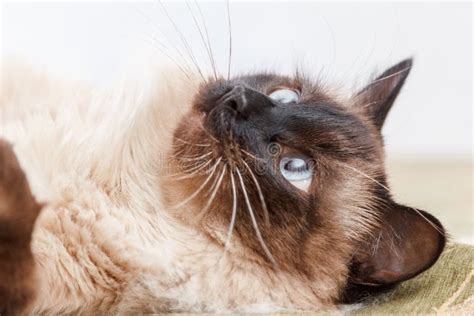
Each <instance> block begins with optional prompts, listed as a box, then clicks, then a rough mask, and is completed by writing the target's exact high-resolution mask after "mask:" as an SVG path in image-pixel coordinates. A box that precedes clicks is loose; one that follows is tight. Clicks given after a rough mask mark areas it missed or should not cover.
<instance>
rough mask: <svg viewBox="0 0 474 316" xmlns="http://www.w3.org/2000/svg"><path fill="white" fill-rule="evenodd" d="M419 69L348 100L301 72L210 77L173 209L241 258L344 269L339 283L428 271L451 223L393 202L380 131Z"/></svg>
mask: <svg viewBox="0 0 474 316" xmlns="http://www.w3.org/2000/svg"><path fill="white" fill-rule="evenodd" d="M410 66H411V62H410V61H405V62H402V63H400V64H398V65H396V66H395V67H393V68H391V69H389V70H387V72H385V73H384V74H382V76H380V77H379V78H377V79H376V80H375V81H374V82H372V83H371V84H369V85H368V86H367V87H366V88H365V89H363V90H362V91H360V92H359V93H357V94H356V95H355V96H354V97H353V98H351V99H350V100H345V101H343V100H337V99H336V98H334V97H333V96H332V95H330V94H329V93H327V92H326V89H325V88H324V87H322V86H320V85H319V84H318V83H317V82H312V81H310V80H308V79H305V78H303V77H299V76H295V77H293V78H290V77H283V76H278V75H274V74H257V75H247V76H240V77H236V78H232V79H230V80H224V79H221V80H214V81H211V82H208V83H206V84H204V85H203V86H202V87H201V89H200V91H199V92H198V94H197V95H196V97H195V100H194V104H193V108H192V110H191V111H190V113H188V114H187V115H186V116H185V117H184V118H183V120H182V121H181V123H180V125H179V127H178V128H177V129H176V131H175V134H174V136H175V137H174V150H173V153H172V155H171V161H172V163H173V165H174V168H173V170H174V173H175V175H174V176H173V177H170V178H167V180H166V181H165V184H164V187H165V188H166V191H167V192H168V193H169V194H168V203H169V207H170V209H171V210H174V212H173V214H175V215H176V216H177V217H178V218H180V219H181V220H182V221H184V222H185V223H187V224H188V225H191V226H193V227H195V228H196V229H197V230H199V231H201V232H204V233H205V234H206V235H207V236H208V237H209V238H210V240H212V241H214V242H215V243H217V244H218V245H220V246H222V247H225V248H226V249H227V251H228V253H229V255H230V256H235V258H239V260H242V259H244V260H245V259H248V260H250V261H254V262H256V263H257V264H259V265H264V266H265V265H266V266H268V268H269V269H280V270H285V271H288V272H289V273H297V274H303V275H306V276H307V277H308V279H309V280H316V281H317V279H318V278H323V275H324V277H329V278H330V275H331V274H333V275H334V276H333V277H334V279H336V280H337V282H336V284H338V285H337V286H338V287H340V289H339V290H342V288H343V287H344V286H345V285H346V283H348V282H350V283H356V284H373V285H380V284H390V283H394V282H397V281H400V280H404V279H406V278H409V277H411V276H413V275H415V274H417V273H419V272H421V271H423V270H424V269H426V268H428V267H429V266H431V264H432V263H434V261H435V260H436V259H437V257H438V256H439V254H440V252H441V250H442V248H443V246H444V237H443V233H442V227H441V225H440V224H439V222H438V221H437V220H436V219H434V218H433V217H432V216H430V215H428V214H427V213H424V212H423V213H420V212H419V211H417V210H414V209H411V208H408V207H404V206H401V205H398V204H396V203H395V202H393V201H392V199H391V196H390V192H389V189H388V187H387V181H386V176H385V171H384V157H383V142H382V137H381V134H380V129H381V126H382V124H383V121H384V119H385V117H386V114H387V112H388V110H389V109H390V107H391V105H392V103H393V101H394V99H395V97H396V95H397V94H398V92H399V90H400V88H401V86H402V85H403V82H404V80H405V78H406V76H407V75H408V72H409V68H410ZM176 172H177V173H176ZM424 217H425V218H424ZM348 275H349V278H348V277H347V276H348Z"/></svg>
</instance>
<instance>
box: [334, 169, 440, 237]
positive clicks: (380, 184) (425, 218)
mask: <svg viewBox="0 0 474 316" xmlns="http://www.w3.org/2000/svg"><path fill="white" fill-rule="evenodd" d="M341 165H342V166H344V167H346V168H349V169H351V170H353V171H354V172H357V173H358V174H360V175H361V176H364V177H366V178H367V179H369V180H371V181H373V182H374V183H375V184H377V185H379V186H380V187H382V188H384V189H385V190H387V192H389V193H392V191H391V190H390V189H389V188H388V187H387V186H386V185H383V184H382V183H380V181H377V180H376V179H374V178H372V177H371V176H369V175H368V174H365V173H364V172H362V171H360V170H358V169H356V168H354V167H352V166H349V165H347V164H341ZM409 208H410V209H412V210H413V211H415V212H416V213H417V214H418V215H420V216H421V217H422V218H423V219H424V220H425V221H426V222H428V224H430V225H431V226H432V227H433V228H434V229H436V231H437V232H438V233H440V234H441V235H443V236H444V235H445V234H444V232H443V231H442V230H441V229H439V227H438V226H437V225H435V224H433V222H432V221H430V220H429V219H428V218H427V217H426V216H425V215H423V213H421V212H420V210H418V209H416V208H414V207H409Z"/></svg>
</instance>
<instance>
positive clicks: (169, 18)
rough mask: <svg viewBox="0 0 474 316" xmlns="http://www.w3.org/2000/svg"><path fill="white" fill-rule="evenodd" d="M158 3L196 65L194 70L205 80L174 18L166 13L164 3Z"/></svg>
mask: <svg viewBox="0 0 474 316" xmlns="http://www.w3.org/2000/svg"><path fill="white" fill-rule="evenodd" d="M158 3H159V4H160V5H161V8H162V10H163V12H164V13H165V15H166V17H167V18H168V21H169V22H170V23H171V25H172V26H173V28H174V30H175V32H176V34H178V36H179V38H180V40H181V43H182V44H183V46H184V48H185V49H186V53H187V54H188V56H189V58H190V59H191V62H192V63H193V64H194V66H195V67H196V70H197V72H198V73H199V75H200V76H201V78H202V80H203V82H206V78H205V77H204V74H203V73H202V71H201V68H200V67H199V65H198V63H197V60H196V58H195V56H194V54H193V50H192V49H191V47H190V46H189V43H188V41H187V40H186V37H185V36H184V35H183V33H182V32H181V31H180V30H179V28H178V26H177V25H176V23H175V22H174V20H173V19H172V18H171V16H170V14H169V13H168V10H166V7H165V6H164V4H163V3H162V1H161V0H159V1H158Z"/></svg>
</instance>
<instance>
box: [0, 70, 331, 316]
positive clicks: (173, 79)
mask: <svg viewBox="0 0 474 316" xmlns="http://www.w3.org/2000/svg"><path fill="white" fill-rule="evenodd" d="M156 74H157V76H156V77H155V78H153V79H151V78H149V80H148V79H147V80H144V82H147V83H148V84H147V85H144V84H143V83H144V82H141V83H137V84H135V85H133V84H131V85H130V84H122V85H121V87H120V88H119V89H115V90H111V91H95V90H94V89H92V88H90V87H87V86H84V85H83V84H80V83H67V84H66V83H65V81H64V80H54V79H51V78H50V77H49V76H47V75H46V74H44V73H42V72H41V71H33V70H32V69H30V68H29V67H27V66H23V65H18V64H11V63H9V64H4V65H3V68H2V83H1V92H0V137H1V138H5V139H7V140H8V141H10V142H11V143H13V144H14V150H15V153H16V154H17V156H18V159H19V160H20V163H21V165H22V167H23V168H24V170H25V172H26V174H27V177H28V180H29V182H30V185H31V188H32V191H33V193H34V195H35V196H36V197H37V199H38V200H40V201H43V202H47V206H46V208H45V209H44V210H43V211H42V214H41V215H40V218H39V219H38V221H37V224H36V228H35V231H34V236H33V245H32V246H33V252H34V255H35V258H36V261H37V265H38V267H39V270H38V272H39V276H40V280H41V282H40V284H39V286H40V291H39V295H38V298H37V300H36V301H35V303H34V309H33V312H34V313H47V314H57V313H71V312H72V313H77V312H80V313H84V314H90V313H91V312H106V311H107V312H114V313H119V312H120V313H126V312H133V311H142V312H145V311H180V310H181V311H182V310H185V311H212V312H226V311H253V312H268V311H276V310H281V309H293V307H294V306H298V308H300V309H313V310H314V309H318V308H319V307H321V306H319V304H320V303H319V302H318V300H316V299H315V296H314V293H313V291H312V287H311V286H308V285H307V284H305V279H304V278H303V277H301V278H299V277H295V276H294V275H293V276H289V275H286V274H284V273H279V272H277V273H273V272H269V271H267V270H266V269H265V268H262V267H260V266H258V265H254V264H252V263H250V262H246V261H243V260H240V259H237V258H238V257H236V256H231V255H229V254H226V253H225V252H224V250H223V249H222V248H221V247H217V246H216V245H214V244H212V243H211V242H209V241H208V239H206V237H205V236H202V235H201V234H200V233H199V232H197V231H195V230H192V229H190V228H188V227H186V226H184V225H183V224H180V223H178V222H177V221H176V220H174V219H173V218H172V217H171V216H170V215H169V213H168V211H167V210H166V209H164V207H163V206H162V205H161V204H160V192H159V189H158V185H157V184H158V180H159V176H160V170H162V168H163V167H166V166H165V157H166V155H167V154H168V153H169V150H170V140H171V134H172V131H173V128H174V126H175V125H176V124H177V122H178V120H179V118H180V116H181V115H183V114H184V113H185V112H186V109H187V107H189V105H190V100H191V98H192V96H193V94H194V93H195V91H196V88H197V87H196V84H197V83H198V81H197V80H194V81H193V82H191V81H189V80H186V78H184V77H182V76H181V75H180V72H179V71H174V70H170V69H168V70H166V69H165V70H163V69H161V70H159V69H157V70H156ZM182 211H186V210H185V209H183V210H182ZM222 233H225V232H222ZM238 247H239V245H238V244H235V245H234V248H233V249H234V250H231V251H230V253H232V251H236V250H238ZM320 282H321V283H320V284H318V286H319V291H320V292H321V290H324V289H321V287H322V286H324V284H331V282H329V281H328V282H325V280H320ZM331 290H332V289H328V292H331Z"/></svg>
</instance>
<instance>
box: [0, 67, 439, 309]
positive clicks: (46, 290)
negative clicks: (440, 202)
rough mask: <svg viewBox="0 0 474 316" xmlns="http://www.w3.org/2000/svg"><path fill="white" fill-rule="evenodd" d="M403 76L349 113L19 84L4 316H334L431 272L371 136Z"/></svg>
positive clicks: (170, 82) (214, 88) (158, 83)
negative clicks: (201, 315) (256, 315)
mask: <svg viewBox="0 0 474 316" xmlns="http://www.w3.org/2000/svg"><path fill="white" fill-rule="evenodd" d="M411 68H412V60H411V59H407V60H404V61H402V62H400V63H398V64H396V65H394V66H393V67H391V68H389V69H387V70H386V71H385V72H383V73H382V74H381V75H380V76H378V77H376V78H375V79H374V80H372V81H370V82H369V83H368V84H367V85H366V86H365V87H364V88H363V89H361V90H359V91H356V93H354V94H353V96H351V97H347V98H342V97H341V96H339V95H338V94H337V93H335V92H334V91H332V90H331V89H329V88H328V87H327V85H324V84H323V83H321V82H319V81H316V80H312V79H311V78H310V77H305V76H303V75H301V74H296V75H294V76H284V75H279V74H274V73H253V74H246V75H237V76H234V77H231V78H224V77H214V78H212V77H209V78H205V79H206V80H201V79H200V78H199V76H196V77H192V78H188V77H186V76H182V75H181V73H180V72H179V71H178V70H170V69H167V70H162V71H160V72H159V76H158V79H157V80H155V81H151V83H150V90H149V91H148V92H146V91H147V90H144V89H136V92H134V90H133V89H130V88H129V87H127V88H126V89H125V88H124V89H122V90H120V91H119V92H114V93H110V94H106V95H100V94H98V93H97V92H94V91H93V90H92V89H89V88H87V87H84V86H81V85H80V84H68V83H65V82H64V81H63V80H54V79H51V77H49V76H46V75H45V74H43V73H41V72H35V71H32V70H31V69H29V68H27V67H23V68H22V67H16V66H15V67H8V65H7V66H6V67H5V68H4V70H3V80H2V91H1V95H0V113H1V116H0V117H1V120H0V139H1V141H0V228H1V229H0V314H2V315H17V314H29V313H34V314H36V313H44V314H59V313H61V314H62V313H74V314H91V313H114V314H120V313H133V312H176V311H186V312H272V311H317V310H331V309H334V308H336V307H337V305H338V304H340V303H342V302H348V301H351V298H352V297H355V296H357V294H360V293H361V291H362V289H363V290H364V291H365V292H366V291H368V290H371V289H373V290H377V289H383V288H385V287H388V286H391V285H394V284H397V283H399V282H401V281H404V280H407V279H409V278H412V277H414V276H415V275H417V274H419V273H421V272H423V271H424V270H426V269H428V268H429V267H430V266H432V265H433V264H434V263H435V262H436V260H437V259H438V257H439V255H440V254H441V252H442V250H443V247H444V245H445V241H446V240H445V239H446V238H445V233H444V229H443V227H442V225H441V223H440V222H439V221H438V220H437V219H436V218H435V217H433V216H432V215H430V214H429V213H427V212H424V211H421V210H417V209H415V208H411V207H407V206H404V205H401V204H398V203H396V202H395V201H394V200H393V198H392V195H391V192H390V189H389V185H388V183H387V179H386V173H385V167H384V147H383V139H382V134H381V129H382V126H383V123H384V121H385V119H386V117H387V114H388V112H389V110H390V108H391V107H392V105H393V103H394V101H395V99H396V97H397V95H398V94H399V92H400V90H401V88H402V86H403V84H404V82H405V79H406V78H407V76H408V74H409V72H410V69H411Z"/></svg>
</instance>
